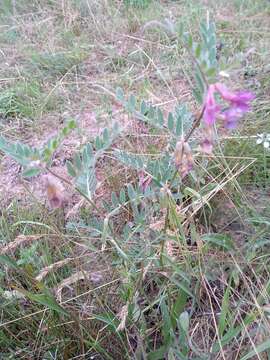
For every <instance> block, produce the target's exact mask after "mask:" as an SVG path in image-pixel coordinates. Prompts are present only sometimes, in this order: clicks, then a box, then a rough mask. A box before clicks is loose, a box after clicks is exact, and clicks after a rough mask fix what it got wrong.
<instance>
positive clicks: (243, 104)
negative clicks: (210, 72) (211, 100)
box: [215, 83, 255, 113]
mask: <svg viewBox="0 0 270 360" xmlns="http://www.w3.org/2000/svg"><path fill="white" fill-rule="evenodd" d="M215 88H216V90H217V91H218V92H219V93H220V95H221V97H222V98H223V99H224V100H226V101H228V102H230V105H231V106H232V107H236V108H238V109H240V110H241V111H243V113H245V112H247V111H248V110H249V108H250V107H249V102H250V101H252V100H254V99H255V95H254V94H253V93H252V92H249V91H238V92H236V93H235V92H232V91H230V90H229V89H228V88H227V87H226V86H225V85H223V84H220V83H216V84H215Z"/></svg>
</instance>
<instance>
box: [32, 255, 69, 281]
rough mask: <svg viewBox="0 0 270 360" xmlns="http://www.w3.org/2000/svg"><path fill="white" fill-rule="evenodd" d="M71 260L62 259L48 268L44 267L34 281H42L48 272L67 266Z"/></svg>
mask: <svg viewBox="0 0 270 360" xmlns="http://www.w3.org/2000/svg"><path fill="white" fill-rule="evenodd" d="M73 260H74V258H67V259H64V260H60V261H57V262H55V263H54V264H51V265H49V266H46V267H45V268H43V269H42V270H41V272H40V273H39V274H38V276H37V277H36V280H37V281H42V280H43V279H44V278H45V277H46V276H47V275H48V274H49V273H50V272H52V271H55V270H57V269H59V268H61V267H62V266H64V265H66V264H68V263H69V262H71V261H73Z"/></svg>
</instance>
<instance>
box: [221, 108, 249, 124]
mask: <svg viewBox="0 0 270 360" xmlns="http://www.w3.org/2000/svg"><path fill="white" fill-rule="evenodd" d="M243 114H244V112H243V111H242V110H241V109H240V108H238V107H231V108H229V109H227V110H225V111H224V112H223V113H222V118H223V120H224V126H225V127H226V128H227V129H234V128H236V126H237V122H238V120H239V119H241V117H242V116H243Z"/></svg>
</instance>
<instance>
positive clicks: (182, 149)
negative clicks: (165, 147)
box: [174, 138, 194, 178]
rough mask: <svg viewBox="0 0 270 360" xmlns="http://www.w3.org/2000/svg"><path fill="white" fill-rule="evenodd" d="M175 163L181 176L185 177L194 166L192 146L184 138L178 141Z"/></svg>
mask: <svg viewBox="0 0 270 360" xmlns="http://www.w3.org/2000/svg"><path fill="white" fill-rule="evenodd" d="M174 163H175V166H176V168H177V169H178V171H179V174H180V176H181V178H184V177H185V176H186V175H187V174H188V173H189V172H190V171H191V170H192V168H193V163H194V160H193V155H192V151H191V148H190V146H189V144H188V143H187V142H185V140H184V139H183V138H182V139H181V140H180V141H178V142H177V144H176V147H175V152H174Z"/></svg>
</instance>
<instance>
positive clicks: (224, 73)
mask: <svg viewBox="0 0 270 360" xmlns="http://www.w3.org/2000/svg"><path fill="white" fill-rule="evenodd" d="M219 75H220V76H222V77H225V78H229V77H230V75H229V74H228V73H227V72H226V71H223V70H221V71H220V72H219Z"/></svg>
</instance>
